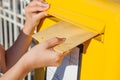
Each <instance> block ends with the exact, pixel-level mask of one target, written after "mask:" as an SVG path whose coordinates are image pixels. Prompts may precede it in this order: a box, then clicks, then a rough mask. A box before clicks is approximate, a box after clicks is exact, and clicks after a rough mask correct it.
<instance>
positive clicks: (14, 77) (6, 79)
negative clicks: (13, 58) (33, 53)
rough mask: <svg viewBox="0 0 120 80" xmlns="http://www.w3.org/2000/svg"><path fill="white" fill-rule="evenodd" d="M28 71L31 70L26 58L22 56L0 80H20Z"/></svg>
mask: <svg viewBox="0 0 120 80" xmlns="http://www.w3.org/2000/svg"><path fill="white" fill-rule="evenodd" d="M29 71H31V68H30V66H29V64H28V59H26V58H25V57H22V58H21V59H20V60H19V61H18V62H17V64H15V65H14V66H13V67H12V68H11V69H9V70H8V71H7V72H6V73H5V74H4V75H3V76H2V77H1V78H0V80H22V79H23V78H24V77H25V76H26V74H27V73H28V72H29Z"/></svg>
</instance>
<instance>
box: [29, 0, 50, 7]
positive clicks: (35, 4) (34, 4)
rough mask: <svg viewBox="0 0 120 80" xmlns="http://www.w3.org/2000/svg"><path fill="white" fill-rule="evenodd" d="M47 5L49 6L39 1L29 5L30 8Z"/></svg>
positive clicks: (36, 0)
mask: <svg viewBox="0 0 120 80" xmlns="http://www.w3.org/2000/svg"><path fill="white" fill-rule="evenodd" d="M46 5H48V4H47V2H44V1H38V0H34V1H32V2H31V3H29V4H28V6H46Z"/></svg>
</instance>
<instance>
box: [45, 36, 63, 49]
mask: <svg viewBox="0 0 120 80" xmlns="http://www.w3.org/2000/svg"><path fill="white" fill-rule="evenodd" d="M64 41H65V38H57V37H55V38H52V39H50V40H47V41H46V42H44V46H45V48H47V49H48V48H52V47H54V46H56V45H58V44H60V43H62V42H64Z"/></svg>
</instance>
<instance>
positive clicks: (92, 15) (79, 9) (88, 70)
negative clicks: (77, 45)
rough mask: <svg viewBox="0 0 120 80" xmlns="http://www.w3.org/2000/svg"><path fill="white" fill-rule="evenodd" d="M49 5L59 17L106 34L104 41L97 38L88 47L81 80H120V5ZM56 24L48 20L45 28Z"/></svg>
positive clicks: (67, 0)
mask: <svg viewBox="0 0 120 80" xmlns="http://www.w3.org/2000/svg"><path fill="white" fill-rule="evenodd" d="M47 2H48V3H50V4H51V7H50V9H49V10H48V11H47V12H48V13H49V14H50V15H52V16H54V17H55V18H58V19H60V20H63V21H66V22H69V23H72V24H74V25H77V26H79V27H80V25H84V27H81V28H83V29H85V30H89V31H92V32H94V33H99V34H101V33H102V36H101V38H102V42H101V39H100V40H99V39H98V40H96V39H95V38H93V39H92V40H91V41H90V42H89V43H86V44H84V47H85V48H84V50H85V51H84V53H83V54H82V63H81V64H82V67H81V72H80V80H120V76H119V75H120V37H119V34H120V31H119V30H120V5H119V4H116V3H115V2H113V1H111V0H47ZM56 22H57V21H54V20H51V19H49V18H48V19H46V20H45V22H44V23H43V26H42V29H44V28H47V26H50V25H52V24H55V23H56ZM86 46H87V47H86Z"/></svg>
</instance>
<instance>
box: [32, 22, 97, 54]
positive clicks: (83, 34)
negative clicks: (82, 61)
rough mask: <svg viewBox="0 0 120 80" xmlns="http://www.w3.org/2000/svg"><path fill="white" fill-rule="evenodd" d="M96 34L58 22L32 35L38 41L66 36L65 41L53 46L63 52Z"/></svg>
mask: <svg viewBox="0 0 120 80" xmlns="http://www.w3.org/2000/svg"><path fill="white" fill-rule="evenodd" d="M96 35H97V34H95V33H92V32H90V31H86V30H83V29H81V28H79V27H77V26H75V25H73V24H70V23H67V22H63V21H61V22H58V23H56V24H55V25H53V26H51V27H49V28H47V29H45V30H43V31H41V32H39V33H37V34H35V35H33V38H35V39H36V40H38V41H39V42H43V41H46V40H48V39H50V38H53V37H59V38H66V41H65V42H63V43H62V44H60V45H57V46H55V47H54V49H55V50H56V51H57V52H60V53H65V52H66V51H68V50H70V49H72V48H74V47H76V46H77V45H79V44H81V43H83V42H85V41H86V40H88V39H90V38H92V37H94V36H96Z"/></svg>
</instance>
